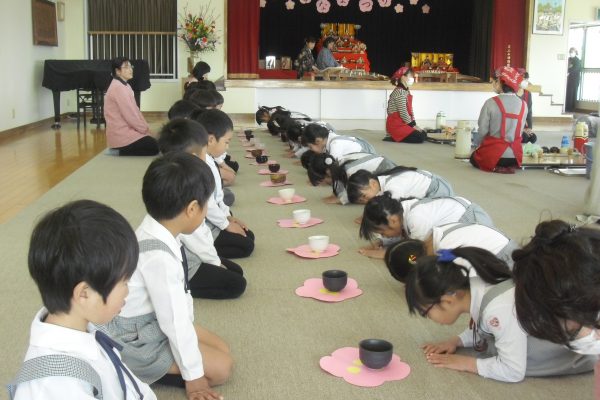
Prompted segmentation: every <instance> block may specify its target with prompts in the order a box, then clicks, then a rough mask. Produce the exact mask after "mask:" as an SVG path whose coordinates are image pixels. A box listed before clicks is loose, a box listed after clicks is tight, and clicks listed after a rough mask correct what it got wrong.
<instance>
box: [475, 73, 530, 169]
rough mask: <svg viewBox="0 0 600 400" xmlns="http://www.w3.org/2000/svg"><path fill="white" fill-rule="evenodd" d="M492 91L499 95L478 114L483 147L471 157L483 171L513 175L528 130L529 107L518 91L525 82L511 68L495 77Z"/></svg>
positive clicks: (521, 159) (496, 74) (478, 140)
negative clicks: (525, 128)
mask: <svg viewBox="0 0 600 400" xmlns="http://www.w3.org/2000/svg"><path fill="white" fill-rule="evenodd" d="M494 74H495V76H494V79H493V82H492V87H493V88H494V91H495V92H496V93H497V94H498V95H497V96H495V97H492V98H491V99H489V100H486V102H485V103H484V104H483V107H482V108H481V112H480V113H479V122H478V125H479V136H478V137H477V138H476V139H475V141H476V142H478V143H480V144H479V146H478V147H477V149H475V151H474V152H473V154H471V159H470V161H471V164H472V165H473V166H474V167H475V168H479V169H481V170H482V171H487V172H497V173H503V174H514V172H515V168H518V167H520V166H521V161H523V147H522V146H521V132H523V129H524V127H525V119H526V117H527V104H525V102H524V101H523V100H521V98H520V97H519V96H517V93H516V92H517V91H518V90H519V85H520V83H521V81H522V80H523V77H522V76H521V74H519V73H518V72H517V70H516V69H514V68H512V67H502V68H499V69H497V70H496V72H495V73H494Z"/></svg>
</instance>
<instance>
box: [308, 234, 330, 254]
mask: <svg viewBox="0 0 600 400" xmlns="http://www.w3.org/2000/svg"><path fill="white" fill-rule="evenodd" d="M308 245H309V247H310V249H311V250H312V251H314V252H315V253H322V252H323V251H325V249H326V248H327V246H329V236H325V235H316V236H309V237H308Z"/></svg>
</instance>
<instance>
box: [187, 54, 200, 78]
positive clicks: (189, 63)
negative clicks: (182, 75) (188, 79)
mask: <svg viewBox="0 0 600 400" xmlns="http://www.w3.org/2000/svg"><path fill="white" fill-rule="evenodd" d="M199 55H200V54H199V53H198V52H197V51H190V56H189V57H188V59H187V70H188V73H189V74H191V73H192V70H193V69H194V66H195V65H196V62H197V61H198V58H199Z"/></svg>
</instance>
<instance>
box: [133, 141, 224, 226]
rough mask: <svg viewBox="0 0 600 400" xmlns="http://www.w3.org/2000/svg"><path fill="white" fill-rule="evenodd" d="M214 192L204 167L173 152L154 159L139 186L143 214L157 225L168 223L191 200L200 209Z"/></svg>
mask: <svg viewBox="0 0 600 400" xmlns="http://www.w3.org/2000/svg"><path fill="white" fill-rule="evenodd" d="M214 190H215V180H214V178H213V174H212V172H211V170H210V168H209V167H208V165H207V164H206V163H205V162H204V161H202V160H201V159H199V158H198V157H196V156H194V155H192V154H188V153H184V152H180V151H174V152H170V153H167V154H165V155H163V156H161V157H159V158H157V159H155V160H154V161H153V162H152V163H151V164H150V166H149V167H148V170H146V174H145V175H144V181H143V184H142V198H143V200H144V204H145V205H146V211H147V212H148V214H150V216H151V217H152V218H154V219H155V220H157V221H161V220H170V219H173V218H175V217H177V215H179V214H180V213H181V212H183V211H184V210H185V208H186V207H187V206H188V205H189V204H190V203H191V202H193V201H194V200H196V201H197V202H198V204H199V206H200V207H205V206H206V202H207V201H208V199H209V197H210V196H211V194H212V192H213V191H214Z"/></svg>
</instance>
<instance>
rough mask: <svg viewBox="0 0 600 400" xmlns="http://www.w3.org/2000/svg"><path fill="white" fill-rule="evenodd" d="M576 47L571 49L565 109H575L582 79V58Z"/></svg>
mask: <svg viewBox="0 0 600 400" xmlns="http://www.w3.org/2000/svg"><path fill="white" fill-rule="evenodd" d="M578 55H579V54H578V53H577V50H576V49H575V47H571V48H570V49H569V69H568V73H567V97H566V99H565V111H575V108H576V107H575V103H576V102H577V91H578V90H579V81H580V80H581V60H580V59H579V57H578Z"/></svg>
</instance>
